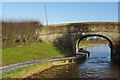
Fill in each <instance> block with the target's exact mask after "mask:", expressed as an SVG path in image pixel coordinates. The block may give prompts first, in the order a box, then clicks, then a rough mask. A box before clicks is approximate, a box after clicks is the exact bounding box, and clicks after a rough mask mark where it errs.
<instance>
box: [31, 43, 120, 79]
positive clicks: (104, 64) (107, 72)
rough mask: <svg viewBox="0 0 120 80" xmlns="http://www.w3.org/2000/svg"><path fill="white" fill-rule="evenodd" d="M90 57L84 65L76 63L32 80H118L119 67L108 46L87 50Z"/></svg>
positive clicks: (49, 71) (42, 73)
mask: <svg viewBox="0 0 120 80" xmlns="http://www.w3.org/2000/svg"><path fill="white" fill-rule="evenodd" d="M86 50H88V51H90V57H89V58H88V59H86V60H85V61H84V62H83V63H79V64H78V63H75V64H69V65H64V66H57V67H52V68H51V69H48V70H45V71H43V72H40V73H39V74H35V75H33V76H31V78H95V79H99V78H118V77H119V76H120V75H119V72H120V71H119V70H120V69H119V68H120V67H119V65H118V64H114V63H112V62H111V59H110V48H109V46H108V45H96V46H92V47H89V48H87V49H86Z"/></svg>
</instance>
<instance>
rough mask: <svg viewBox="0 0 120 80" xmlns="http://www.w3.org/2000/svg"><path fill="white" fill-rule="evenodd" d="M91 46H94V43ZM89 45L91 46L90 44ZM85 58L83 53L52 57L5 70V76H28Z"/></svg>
mask: <svg viewBox="0 0 120 80" xmlns="http://www.w3.org/2000/svg"><path fill="white" fill-rule="evenodd" d="M94 45H96V44H94ZM91 46H93V44H92V45H91ZM87 47H90V45H89V46H87ZM87 47H86V48H87ZM85 58H86V55H85V54H82V55H80V56H74V57H67V58H58V59H51V60H48V61H45V62H41V63H37V64H35V65H31V66H27V67H21V68H17V69H14V70H11V71H8V72H4V73H3V78H26V77H28V76H30V75H32V74H37V73H39V72H41V71H44V70H46V69H49V68H51V67H53V66H59V65H65V64H71V63H76V62H82V61H83V60H84V59H85ZM34 70H36V71H34Z"/></svg>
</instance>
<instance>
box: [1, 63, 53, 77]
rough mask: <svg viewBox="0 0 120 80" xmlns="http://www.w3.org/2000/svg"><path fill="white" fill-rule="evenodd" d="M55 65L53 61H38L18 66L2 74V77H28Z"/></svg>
mask: <svg viewBox="0 0 120 80" xmlns="http://www.w3.org/2000/svg"><path fill="white" fill-rule="evenodd" d="M52 66H53V64H52V62H44V63H38V64H35V65H31V66H28V67H22V68H17V69H14V70H11V71H8V72H4V73H3V74H2V78H26V77H29V76H31V75H33V74H37V73H39V72H41V71H43V70H45V69H49V68H51V67H52Z"/></svg>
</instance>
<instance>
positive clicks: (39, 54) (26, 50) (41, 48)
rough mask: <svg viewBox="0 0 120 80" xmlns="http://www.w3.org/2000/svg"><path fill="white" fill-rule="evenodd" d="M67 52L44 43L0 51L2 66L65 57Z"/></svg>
mask: <svg viewBox="0 0 120 80" xmlns="http://www.w3.org/2000/svg"><path fill="white" fill-rule="evenodd" d="M66 55H69V54H68V52H66V51H63V50H61V49H59V48H56V47H54V46H52V45H50V44H47V43H44V42H39V43H37V42H35V43H30V44H27V45H19V46H16V47H12V48H5V49H3V50H2V64H3V65H4V64H11V63H18V62H24V61H29V60H33V59H42V58H48V57H57V56H66Z"/></svg>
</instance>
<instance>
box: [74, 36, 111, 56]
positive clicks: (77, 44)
mask: <svg viewBox="0 0 120 80" xmlns="http://www.w3.org/2000/svg"><path fill="white" fill-rule="evenodd" d="M93 36H98V37H103V38H105V39H106V40H107V41H108V42H109V45H110V49H111V57H112V52H113V43H112V41H111V40H110V39H109V38H108V37H106V36H103V35H97V34H90V35H84V36H82V37H81V38H80V39H78V40H77V41H76V53H77V52H78V49H79V43H80V42H81V40H83V39H84V38H87V37H93Z"/></svg>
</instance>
